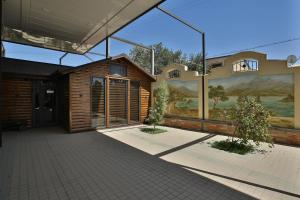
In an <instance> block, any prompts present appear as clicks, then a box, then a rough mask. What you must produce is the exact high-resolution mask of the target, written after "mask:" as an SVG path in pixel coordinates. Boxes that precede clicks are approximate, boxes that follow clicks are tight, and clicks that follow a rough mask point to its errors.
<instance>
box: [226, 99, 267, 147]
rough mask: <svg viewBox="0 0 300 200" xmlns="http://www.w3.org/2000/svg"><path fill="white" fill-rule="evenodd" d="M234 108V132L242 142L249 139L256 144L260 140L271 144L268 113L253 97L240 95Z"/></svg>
mask: <svg viewBox="0 0 300 200" xmlns="http://www.w3.org/2000/svg"><path fill="white" fill-rule="evenodd" d="M234 110H235V111H234V112H233V115H232V119H233V121H234V122H235V124H236V128H235V132H234V134H235V136H237V137H238V138H239V140H240V142H241V143H242V144H248V143H249V141H250V140H252V141H253V142H254V143H255V144H256V145H259V144H260V142H267V143H269V144H272V136H271V135H270V134H269V127H270V122H269V117H270V113H269V112H268V111H267V110H266V109H265V108H264V107H263V106H262V105H261V104H260V103H259V102H257V101H256V99H255V98H253V97H240V98H239V99H238V104H237V106H236V108H235V109H234Z"/></svg>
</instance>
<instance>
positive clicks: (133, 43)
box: [110, 36, 152, 50]
mask: <svg viewBox="0 0 300 200" xmlns="http://www.w3.org/2000/svg"><path fill="white" fill-rule="evenodd" d="M110 38H112V39H114V40H118V41H120V42H124V43H127V44H131V45H134V46H138V47H141V48H144V49H148V50H152V48H151V47H147V46H145V45H142V44H139V43H136V42H132V41H130V40H126V39H123V38H119V37H116V36H111V37H110Z"/></svg>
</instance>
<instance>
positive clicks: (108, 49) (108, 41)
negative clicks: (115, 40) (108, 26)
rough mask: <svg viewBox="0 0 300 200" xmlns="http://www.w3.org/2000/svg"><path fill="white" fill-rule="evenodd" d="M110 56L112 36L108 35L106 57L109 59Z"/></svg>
mask: <svg viewBox="0 0 300 200" xmlns="http://www.w3.org/2000/svg"><path fill="white" fill-rule="evenodd" d="M109 57H110V38H109V37H107V38H106V40H105V58H106V59H109Z"/></svg>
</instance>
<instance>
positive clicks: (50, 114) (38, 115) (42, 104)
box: [32, 80, 56, 127]
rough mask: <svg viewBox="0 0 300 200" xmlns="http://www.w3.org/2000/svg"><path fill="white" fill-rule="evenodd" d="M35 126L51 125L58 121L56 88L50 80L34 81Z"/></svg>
mask: <svg viewBox="0 0 300 200" xmlns="http://www.w3.org/2000/svg"><path fill="white" fill-rule="evenodd" d="M32 95H33V96H32V103H33V120H32V122H33V126H34V127H41V126H50V125H54V124H55V123H56V90H55V85H54V83H53V82H52V81H49V80H35V81H33V92H32Z"/></svg>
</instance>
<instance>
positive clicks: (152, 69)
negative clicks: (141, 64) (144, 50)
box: [151, 48, 155, 76]
mask: <svg viewBox="0 0 300 200" xmlns="http://www.w3.org/2000/svg"><path fill="white" fill-rule="evenodd" d="M154 56H155V55H154V48H152V49H151V74H152V75H153V76H154V75H155V71H154V67H155V66H154V65H155V63H154Z"/></svg>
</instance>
